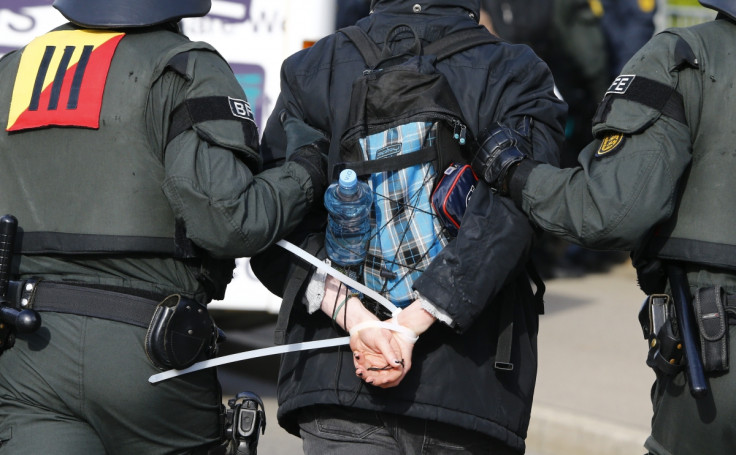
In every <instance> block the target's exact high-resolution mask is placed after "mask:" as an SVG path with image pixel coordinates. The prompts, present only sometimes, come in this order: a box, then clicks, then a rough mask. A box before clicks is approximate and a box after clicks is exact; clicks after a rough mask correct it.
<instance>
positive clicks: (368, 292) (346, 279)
mask: <svg viewBox="0 0 736 455" xmlns="http://www.w3.org/2000/svg"><path fill="white" fill-rule="evenodd" d="M276 245H278V246H280V247H281V248H283V249H285V250H286V251H290V252H292V253H294V254H295V255H297V256H299V257H300V258H302V259H304V260H305V261H307V262H309V263H310V264H312V265H313V266H315V267H317V268H318V269H320V270H322V271H324V272H325V273H327V274H328V275H330V276H332V277H334V278H337V279H338V280H340V281H342V282H343V283H345V284H347V285H348V286H350V287H351V288H353V289H356V290H358V291H360V292H362V293H363V294H365V295H367V296H369V297H371V298H372V299H373V300H375V301H376V302H378V303H380V304H381V305H383V306H384V307H385V308H386V309H387V310H388V311H390V312H391V316H392V317H393V318H394V319H396V317H397V316H398V315H399V313H400V312H401V308H399V307H397V306H396V305H394V304H393V303H391V302H390V301H389V300H388V299H387V298H386V297H384V296H382V295H381V294H379V293H378V292H376V291H374V290H373V289H370V288H369V287H367V286H365V285H364V284H361V283H358V282H357V281H355V280H354V279H352V278H350V277H349V276H347V275H345V274H344V273H342V272H339V271H337V270H335V269H333V268H332V267H330V266H329V265H327V264H325V263H324V262H323V261H320V260H319V259H317V258H316V257H314V256H312V255H311V254H309V253H307V252H306V251H304V250H303V249H301V248H299V247H298V246H296V245H294V244H293V243H290V242H288V241H286V240H279V241H278V242H276Z"/></svg>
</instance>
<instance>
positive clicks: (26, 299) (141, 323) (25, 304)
mask: <svg viewBox="0 0 736 455" xmlns="http://www.w3.org/2000/svg"><path fill="white" fill-rule="evenodd" d="M7 297H8V301H9V303H10V304H11V305H13V306H14V307H15V308H17V309H21V310H22V309H33V310H36V311H50V312H55V313H67V314H77V315H82V316H89V317H93V318H100V319H107V320H110V321H117V322H124V323H127V324H132V325H135V326H138V327H143V328H146V327H148V325H149V324H150V323H151V318H152V317H153V313H154V311H155V310H156V306H157V305H158V303H159V302H160V301H161V300H162V299H163V297H161V298H156V297H154V296H153V295H152V294H151V297H152V298H146V297H143V296H139V295H135V294H128V293H124V292H117V291H111V290H109V289H102V288H97V287H90V286H85V285H81V284H79V285H73V284H67V283H58V282H52V281H42V280H35V279H29V280H26V281H11V282H10V283H9V286H8V294H7Z"/></svg>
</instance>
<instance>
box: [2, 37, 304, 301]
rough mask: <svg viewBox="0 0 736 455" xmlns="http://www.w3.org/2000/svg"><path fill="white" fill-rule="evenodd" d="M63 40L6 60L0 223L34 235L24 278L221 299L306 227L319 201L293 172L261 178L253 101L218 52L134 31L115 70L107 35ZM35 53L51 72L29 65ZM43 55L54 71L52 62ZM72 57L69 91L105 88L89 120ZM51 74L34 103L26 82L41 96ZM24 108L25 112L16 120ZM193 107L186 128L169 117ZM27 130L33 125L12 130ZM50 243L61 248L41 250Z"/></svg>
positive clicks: (119, 47)
mask: <svg viewBox="0 0 736 455" xmlns="http://www.w3.org/2000/svg"><path fill="white" fill-rule="evenodd" d="M52 33H55V35H53V36H54V39H48V40H46V41H43V39H44V38H43V37H41V38H40V40H41V41H38V40H37V41H36V43H38V42H40V43H41V44H42V45H41V46H38V47H37V49H34V48H32V47H30V48H29V47H26V48H24V49H21V50H19V51H17V52H13V53H10V54H8V55H6V56H5V57H4V58H3V59H2V60H0V125H2V129H1V130H0V152H2V153H0V181H2V182H3V183H2V190H3V191H2V195H1V196H0V212H2V213H3V214H4V213H13V214H15V215H16V216H17V217H18V219H19V226H20V228H21V229H22V230H24V232H25V234H26V236H27V237H26V239H25V240H24V242H23V243H24V245H23V255H22V257H21V260H20V261H19V263H20V264H19V268H20V269H19V271H20V275H21V276H23V277H25V276H40V277H43V278H45V279H50V280H56V281H62V280H64V281H77V282H84V283H94V284H100V285H107V286H121V287H127V288H134V289H139V290H146V291H151V292H155V293H157V294H169V293H172V292H178V293H182V294H184V295H187V296H190V297H195V298H197V299H198V300H200V301H207V300H209V299H211V298H221V297H222V295H223V294H224V290H225V286H226V285H227V283H228V282H229V281H230V279H231V277H232V268H233V262H232V259H233V258H237V257H243V256H251V255H253V254H255V253H257V252H258V251H260V250H262V249H263V248H265V247H266V246H268V245H270V244H271V243H273V242H275V241H276V240H278V239H279V238H281V237H283V236H284V235H285V234H287V233H288V232H289V231H290V230H291V229H293V228H294V226H295V225H296V224H297V223H298V222H299V221H300V220H301V217H302V215H303V214H304V213H305V212H306V209H307V207H308V205H309V203H310V202H311V197H312V189H311V182H310V179H309V175H308V174H307V172H306V171H305V170H304V169H303V168H302V167H300V166H298V165H296V164H294V163H287V164H286V165H285V166H284V167H282V168H280V169H277V170H269V171H266V172H263V173H262V174H259V175H257V176H255V175H254V174H255V173H256V172H257V170H258V169H259V166H260V157H259V156H258V151H257V150H256V148H257V146H258V144H257V142H258V137H257V136H258V133H257V129H256V128H255V125H254V124H253V125H252V126H250V127H249V128H250V129H248V128H246V127H244V126H243V125H245V124H247V123H248V121H249V120H247V119H245V117H248V115H247V114H248V112H247V110H248V109H245V108H244V106H247V103H245V94H244V92H243V89H242V88H241V86H240V85H239V84H238V82H237V80H236V79H235V77H234V75H233V73H232V71H231V69H230V68H229V66H228V65H227V63H226V62H225V61H224V60H223V58H222V57H221V56H220V55H219V54H217V53H216V52H215V51H214V49H212V48H211V47H210V46H209V45H207V44H205V43H193V42H191V41H189V40H188V39H187V38H186V37H185V36H183V35H181V34H179V33H176V32H174V31H172V30H170V29H168V28H166V27H161V28H160V29H159V30H158V31H153V32H152V31H151V30H148V29H147V30H146V34H141V33H139V32H138V31H127V33H125V35H124V36H122V38H120V39H119V42H118V43H117V44H116V47H115V46H113V48H112V49H113V53H112V57H111V60H110V61H109V63H105V61H104V59H101V58H100V56H99V53H100V51H104V50H105V46H108V47H109V46H110V43H112V42H113V41H114V39H110V40H108V41H106V42H104V43H103V44H99V43H97V42H96V41H95V40H96V39H97V38H96V37H95V35H103V34H104V33H101V32H89V31H86V32H85V31H81V30H77V29H76V28H75V27H74V26H72V25H65V26H62V27H61V28H59V29H57V30H55V31H53V32H52ZM64 33H66V35H65V34H64ZM70 33H71V34H70ZM105 33H107V32H105ZM113 33H114V32H113ZM63 41H66V42H63ZM98 41H99V40H98ZM91 44H95V45H98V47H96V48H94V50H93V51H92V52H91V53H90V54H89V55H88V56H87V57H85V55H84V54H83V53H82V56H81V57H77V55H79V54H77V53H74V54H73V53H71V51H69V53H67V51H66V50H67V49H75V48H76V49H79V50H81V49H82V48H83V47H84V46H87V45H91ZM33 52H36V53H37V54H38V59H37V60H36V62H40V63H33V65H35V66H33V67H32V68H29V67H23V66H21V65H22V62H23V60H24V59H23V56H24V54H26V55H25V56H26V57H28V58H30V57H31V56H32V54H33ZM44 52H45V53H46V55H49V56H53V58H51V59H50V60H48V62H46V61H45V60H42V59H41V56H42V55H44ZM67 55H68V56H69V57H70V58H71V64H72V65H74V66H72V65H70V66H69V67H68V68H69V69H68V70H67V71H66V73H67V76H66V79H65V84H66V83H67V82H66V81H72V79H73V78H72V76H73V75H74V76H75V77H76V75H77V74H80V75H81V74H84V77H85V78H86V77H89V76H90V75H99V74H100V73H102V74H103V76H105V78H103V79H102V87H103V89H100V91H99V92H98V96H101V108H100V113H99V114H97V115H92V116H91V120H90V118H89V116H88V117H87V118H86V119H82V120H80V119H81V118H82V117H81V116H79V115H78V113H79V112H80V110H82V107H85V108H86V106H87V105H88V103H89V102H90V100H93V98H94V96H90V94H91V93H92V94H94V92H95V90H94V89H90V86H87V85H84V83H85V82H86V80H83V81H84V82H82V85H81V89H79V93H78V94H77V95H75V94H74V90H75V82H71V89H68V88H67V87H68V86H67V85H61V84H56V82H55V81H61V79H60V77H61V76H63V74H64V72H63V71H60V70H58V69H57V68H59V67H61V66H62V64H60V63H59V59H61V61H62V62H64V60H63V59H64V58H65V56H67ZM85 59H87V60H85ZM45 62H46V63H45ZM82 62H85V64H86V65H87V67H86V69H85V70H80V69H79V68H84V67H83V66H82V65H83V63H82ZM19 68H20V69H19ZM29 69H30V70H33V72H31V71H29ZM36 71H38V73H36ZM43 71H45V72H46V73H47V74H49V75H56V76H55V77H56V79H53V78H51V79H49V77H48V76H47V79H46V81H47V82H48V81H54V82H53V83H49V84H48V87H49V88H47V89H46V90H44V91H43V92H33V96H29V97H28V98H25V99H24V98H23V97H22V96H21V95H22V92H24V91H25V92H27V93H29V94H30V93H31V92H32V90H31V89H32V88H33V87H32V86H30V85H29V84H25V87H26V88H25V89H24V88H23V87H24V85H23V80H24V79H25V78H28V79H29V80H30V81H34V80H35V81H37V82H36V83H39V81H42V78H41V77H39V76H38V75H37V74H41V73H42V72H43ZM17 74H20V76H21V77H18V78H16V75H17ZM16 79H17V80H18V82H16ZM77 86H78V85H77ZM56 87H59V89H58V90H57V92H56V95H55V90H56ZM36 93H40V95H39V96H37V95H36ZM48 93H50V97H49V98H46V96H47V94H48ZM55 96H56V97H57V98H59V100H60V102H59V103H58V106H57V103H56V102H54V101H53V99H54V97H55ZM34 98H35V99H38V98H40V103H39V102H38V101H35V102H36V104H37V105H38V104H40V109H39V108H38V107H36V108H34V107H33V106H34ZM11 99H13V100H14V101H12V102H13V103H16V104H15V105H14V107H13V108H11ZM70 100H78V103H79V106H77V107H70V106H71V103H72V101H70ZM203 100H204V101H203ZM233 100H234V101H233ZM22 102H26V103H28V106H30V107H28V109H27V112H22V111H20V110H19V109H18V107H19V106H20V107H24V106H23V105H22V104H19V103H22ZM75 102H76V101H75ZM85 103H87V104H85ZM182 103H187V106H188V116H187V117H188V118H189V119H190V120H191V123H190V124H189V125H186V124H185V125H184V126H183V127H182V126H181V123H179V124H177V123H176V121H175V120H173V119H172V116H171V115H172V112H173V111H174V110H175V109H176V108H177V107H179V106H181V105H182ZM238 103H239V104H238ZM64 109H66V110H64ZM34 110H36V111H44V110H45V111H47V112H46V114H48V115H49V116H50V118H51V123H50V124H49V125H48V126H45V125H44V124H43V123H44V122H49V119H48V118H40V119H39V118H36V117H31V116H30V115H33V114H34V112H33V111H34ZM62 111H63V112H62ZM19 112H20V115H19ZM211 112H215V113H216V114H212V113H211ZM26 115H28V116H29V117H24V116H26ZM250 117H252V116H250ZM174 118H175V117H174ZM95 121H97V122H98V124H95ZM54 122H55V123H54ZM64 122H72V123H71V124H68V123H64ZM85 122H86V123H85ZM90 122H91V124H90ZM251 123H252V122H251ZM18 124H22V125H26V126H28V125H30V126H28V127H26V128H21V129H19V130H14V129H13V128H14V125H18ZM172 131H176V133H177V134H174V133H172ZM249 133H250V134H249ZM39 233H40V234H41V238H43V239H48V238H53V239H56V240H58V241H56V242H49V241H46V242H31V239H32V238H34V234H39ZM35 238H36V239H38V238H39V236H38V235H36V236H35ZM73 239H82V240H81V241H79V242H78V243H74V242H73ZM95 239H96V240H99V239H104V240H105V241H104V242H97V243H96V242H95ZM110 239H112V241H110ZM141 239H147V240H150V242H149V243H148V244H146V242H141V241H140V240H141ZM115 240H119V242H115ZM32 243H33V245H41V247H38V246H35V247H34V246H33V245H32ZM167 243H168V244H169V245H170V246H169V248H168V249H167V248H161V247H160V246H161V245H166V244H167ZM174 244H176V248H175V247H174ZM187 246H188V247H189V250H190V251H185V250H186V249H187Z"/></svg>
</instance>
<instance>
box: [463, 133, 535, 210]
mask: <svg viewBox="0 0 736 455" xmlns="http://www.w3.org/2000/svg"><path fill="white" fill-rule="evenodd" d="M477 144H478V151H477V152H476V154H475V158H473V161H472V163H471V166H472V167H473V171H474V172H475V174H476V175H478V176H480V178H482V179H483V180H485V181H486V182H487V183H488V184H489V185H490V186H491V188H493V190H494V191H497V192H498V193H500V194H502V195H504V196H505V195H508V181H509V177H510V171H511V169H512V168H513V167H514V166H515V165H517V164H518V163H519V162H520V161H521V160H523V159H525V158H528V157H527V155H526V154H524V152H522V151H521V150H519V149H518V148H517V144H518V140H517V138H516V134H515V133H514V131H513V130H511V129H509V128H507V127H503V126H499V127H498V128H496V129H494V130H492V131H490V132H487V133H485V134H481V135H480V138H479V140H478V142H477Z"/></svg>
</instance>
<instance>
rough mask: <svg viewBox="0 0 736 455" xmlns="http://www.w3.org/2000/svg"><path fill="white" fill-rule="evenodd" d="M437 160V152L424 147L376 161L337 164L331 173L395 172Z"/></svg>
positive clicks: (364, 173)
mask: <svg viewBox="0 0 736 455" xmlns="http://www.w3.org/2000/svg"><path fill="white" fill-rule="evenodd" d="M435 159H437V150H436V149H435V148H434V147H424V148H421V149H419V150H417V151H415V152H412V153H407V154H405V155H398V156H393V157H390V158H381V159H377V160H367V161H353V162H344V163H337V164H335V167H334V168H333V172H334V173H335V175H336V174H339V173H340V172H341V171H342V170H343V169H348V168H349V169H352V170H353V171H355V173H356V174H358V175H359V176H363V175H370V174H376V173H379V172H386V171H395V170H397V169H404V168H407V167H411V166H414V165H417V164H422V163H426V162H428V161H433V160H435Z"/></svg>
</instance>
